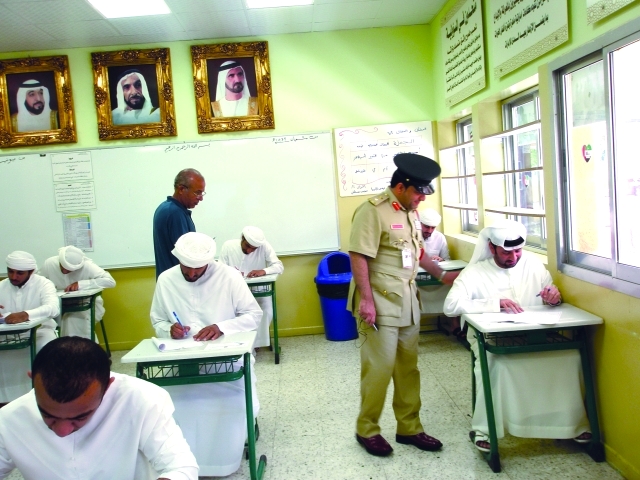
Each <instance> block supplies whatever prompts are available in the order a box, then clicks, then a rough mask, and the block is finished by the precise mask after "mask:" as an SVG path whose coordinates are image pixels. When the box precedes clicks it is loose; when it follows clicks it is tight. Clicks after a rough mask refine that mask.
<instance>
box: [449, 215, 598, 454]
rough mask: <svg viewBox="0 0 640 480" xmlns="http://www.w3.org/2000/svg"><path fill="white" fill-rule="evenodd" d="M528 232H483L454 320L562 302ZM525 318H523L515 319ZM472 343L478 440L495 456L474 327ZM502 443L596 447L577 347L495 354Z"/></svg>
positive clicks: (458, 285)
mask: <svg viewBox="0 0 640 480" xmlns="http://www.w3.org/2000/svg"><path fill="white" fill-rule="evenodd" d="M526 237H527V230H526V228H525V226H524V225H522V224H521V223H519V222H515V221H513V220H501V221H500V222H498V223H496V224H495V225H494V226H492V227H487V228H484V229H483V230H482V231H481V232H480V236H479V238H478V243H477V244H476V248H475V250H474V252H473V257H472V258H471V261H470V262H469V266H467V268H465V269H464V270H463V271H462V273H461V274H460V276H459V277H458V278H457V280H456V281H455V282H454V284H453V287H451V291H450V292H449V295H447V298H446V300H445V304H444V313H445V314H446V315H450V316H451V315H461V314H463V313H487V312H500V311H501V310H503V311H506V312H507V313H513V314H517V313H520V312H522V311H523V307H528V306H534V305H543V304H547V305H560V303H561V301H562V299H561V296H560V292H559V291H558V289H557V288H556V287H555V286H554V285H553V280H552V278H551V275H550V274H549V272H548V271H547V270H546V268H545V267H544V265H543V264H542V262H540V261H539V260H538V259H537V258H536V257H535V256H533V255H532V254H529V253H528V252H523V251H522V247H524V245H525V241H526ZM514 319H515V320H517V315H514ZM467 339H468V341H469V343H470V345H471V350H472V351H473V353H474V354H475V359H476V361H475V366H474V373H475V376H476V385H479V386H480V387H479V388H477V396H476V404H475V409H474V413H473V419H472V422H471V427H472V428H473V430H472V431H471V432H470V437H471V438H472V441H473V443H474V444H475V446H476V448H478V450H480V451H483V452H488V451H489V448H490V445H489V436H488V432H489V428H488V426H487V410H486V406H485V399H484V392H483V389H482V388H481V386H482V373H481V371H480V362H479V361H478V345H477V340H476V337H475V334H474V333H473V329H471V328H470V329H469V333H468V334H467ZM487 357H488V362H489V372H490V375H491V388H492V391H493V402H494V410H495V421H496V429H497V434H498V438H501V437H503V436H504V433H505V431H508V432H509V433H511V434H512V435H515V436H517V437H525V438H575V439H576V441H579V442H588V441H589V439H590V438H591V434H590V433H589V432H588V428H589V422H588V420H587V416H586V412H585V409H584V405H583V399H582V393H581V385H580V384H581V381H580V378H581V375H582V373H581V365H580V354H579V352H577V351H576V350H562V351H551V352H535V353H518V354H517V355H492V354H491V353H487Z"/></svg>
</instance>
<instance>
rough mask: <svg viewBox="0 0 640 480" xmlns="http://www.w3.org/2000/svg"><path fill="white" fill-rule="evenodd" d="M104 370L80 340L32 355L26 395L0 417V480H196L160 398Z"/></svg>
mask: <svg viewBox="0 0 640 480" xmlns="http://www.w3.org/2000/svg"><path fill="white" fill-rule="evenodd" d="M110 366H111V361H110V360H109V358H108V357H107V354H106V353H105V352H104V351H103V350H102V349H101V348H100V347H99V346H98V345H96V344H95V343H93V342H91V341H90V340H88V339H86V338H80V337H63V338H58V339H56V340H54V341H52V342H51V343H49V344H47V346H45V347H44V348H43V349H42V350H41V351H40V353H38V355H37V356H36V358H35V360H34V362H33V370H32V371H31V372H30V376H31V378H33V390H31V391H30V392H29V393H27V394H26V395H23V396H22V397H20V398H19V399H17V400H16V401H14V402H11V404H10V405H8V406H7V407H5V408H3V409H2V410H0V478H5V477H6V476H7V475H9V474H10V473H11V470H13V469H14V468H17V469H18V470H19V471H20V473H22V475H23V477H24V478H25V479H26V480H40V479H45V478H46V479H48V480H66V479H71V478H83V479H92V480H113V479H135V480H152V479H157V478H159V477H160V478H161V479H165V478H166V479H172V480H173V479H175V480H177V479H181V480H197V478H198V465H197V464H196V460H195V458H194V457H193V454H192V453H191V451H190V450H189V445H188V444H187V442H186V441H185V439H184V437H183V436H182V432H181V431H180V428H179V427H178V426H177V425H176V423H175V421H174V420H173V417H172V416H171V414H172V413H173V410H174V409H173V404H172V403H171V399H170V398H169V395H167V392H165V391H164V390H162V388H160V387H158V386H156V385H154V384H152V383H150V382H146V381H144V380H140V379H137V378H135V377H132V376H129V375H122V374H118V373H113V372H110Z"/></svg>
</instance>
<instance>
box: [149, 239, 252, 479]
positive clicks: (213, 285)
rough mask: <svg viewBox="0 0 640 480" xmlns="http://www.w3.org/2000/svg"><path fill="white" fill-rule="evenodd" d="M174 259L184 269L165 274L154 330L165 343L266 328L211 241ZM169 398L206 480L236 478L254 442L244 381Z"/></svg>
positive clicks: (181, 388) (192, 245)
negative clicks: (249, 436) (246, 450)
mask: <svg viewBox="0 0 640 480" xmlns="http://www.w3.org/2000/svg"><path fill="white" fill-rule="evenodd" d="M171 253H172V254H173V255H174V256H175V257H176V258H177V259H178V260H179V262H180V263H179V264H178V265H176V266H174V267H171V268H170V269H168V270H165V271H164V272H162V273H161V274H160V276H159V277H158V281H157V283H156V290H155V293H154V295H153V302H152V304H151V323H152V324H153V328H154V329H155V331H156V335H157V336H158V337H161V338H175V339H179V338H184V337H185V336H186V337H187V338H184V341H186V342H189V341H191V342H192V341H194V340H196V341H201V340H215V339H217V338H219V337H220V336H222V335H230V334H233V333H238V332H246V331H251V330H256V329H257V328H258V322H259V321H260V318H261V317H262V310H260V307H259V306H258V303H257V302H256V300H255V298H253V295H252V294H251V292H250V291H249V287H248V286H247V284H246V282H245V281H244V279H243V278H242V275H240V273H239V272H238V271H237V270H236V269H235V268H231V267H229V266H227V265H224V264H222V263H220V262H216V261H215V260H214V257H215V254H216V242H215V241H214V240H213V239H212V238H211V237H209V236H207V235H205V234H203V233H196V232H189V233H186V234H184V235H182V236H181V237H180V238H179V239H178V241H177V242H176V246H175V248H174V249H173V251H172V252H171ZM174 312H175V315H174ZM177 318H178V319H180V322H181V323H182V325H180V323H178V322H177ZM185 334H186V335H185ZM254 362H255V359H254V358H253V356H252V357H251V363H252V364H253V363H254ZM242 365H243V363H242V361H239V362H238V363H236V364H235V365H234V367H235V369H236V370H237V369H239V368H241V367H242ZM251 374H252V375H251V380H252V392H253V408H254V410H253V413H254V417H257V415H258V412H259V410H260V404H259V403H258V396H257V393H256V388H255V383H256V377H255V373H254V369H253V368H252V369H251ZM166 390H167V391H168V392H169V394H170V395H171V398H172V400H173V403H174V404H175V406H176V411H175V413H174V417H175V419H176V422H178V425H180V427H181V428H182V431H183V432H184V435H185V438H186V439H187V442H189V445H190V446H191V450H192V451H193V452H194V454H195V456H196V459H197V460H198V465H199V466H200V475H202V476H207V477H208V476H216V477H218V476H226V475H230V474H231V473H233V472H235V471H236V470H237V469H238V467H239V466H240V462H241V461H242V453H243V450H244V442H245V439H246V436H247V422H246V413H245V412H246V410H245V398H244V379H240V380H236V381H234V382H224V383H202V384H198V385H178V386H171V387H166ZM212 440H213V441H212Z"/></svg>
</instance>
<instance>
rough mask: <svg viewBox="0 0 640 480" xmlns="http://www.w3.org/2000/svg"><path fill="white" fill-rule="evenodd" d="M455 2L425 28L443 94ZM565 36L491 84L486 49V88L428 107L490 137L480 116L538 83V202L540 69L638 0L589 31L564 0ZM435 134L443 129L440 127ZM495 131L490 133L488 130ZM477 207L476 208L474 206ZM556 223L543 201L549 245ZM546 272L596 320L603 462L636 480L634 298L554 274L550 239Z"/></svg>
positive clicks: (464, 243) (459, 252)
mask: <svg viewBox="0 0 640 480" xmlns="http://www.w3.org/2000/svg"><path fill="white" fill-rule="evenodd" d="M455 2H456V0H452V1H450V2H448V3H447V5H446V6H445V8H444V9H443V10H442V11H441V12H440V13H439V15H438V16H437V17H436V18H435V19H434V21H433V22H432V24H431V25H432V29H431V31H430V38H431V41H430V44H431V45H432V46H433V48H434V50H433V56H434V60H433V64H434V71H433V82H434V84H435V85H436V90H437V91H443V85H444V81H443V79H444V73H443V69H442V66H441V62H442V60H441V58H442V57H441V53H440V52H441V43H440V41H439V38H440V32H439V27H438V26H439V25H440V18H442V16H443V14H444V13H445V12H446V11H447V10H448V9H449V8H450V7H451V6H452V5H453V4H454V3H455ZM568 8H569V24H570V25H569V36H570V41H569V42H568V43H566V44H564V45H563V46H561V47H559V48H557V49H556V50H553V51H552V52H550V53H547V54H546V55H544V56H543V57H541V58H539V59H537V60H535V61H534V62H532V63H530V64H528V65H525V66H523V67H522V68H520V69H519V70H517V71H516V72H514V73H512V74H510V75H507V76H506V77H503V78H502V79H500V80H496V79H494V78H493V77H492V76H490V75H491V72H493V67H494V62H492V58H491V52H490V48H488V47H487V54H486V57H487V64H486V71H487V72H489V73H488V77H487V88H485V89H484V90H482V91H481V92H479V93H477V94H475V95H473V96H472V97H470V98H468V99H466V100H464V101H462V102H460V103H459V104H457V105H454V106H453V107H452V108H447V107H446V106H445V103H444V96H436V98H435V99H434V100H435V105H434V108H435V110H436V119H437V120H438V122H441V123H439V125H440V126H441V127H442V125H445V126H448V125H447V124H448V122H449V121H452V120H454V119H456V118H460V117H463V116H465V115H468V114H470V113H472V112H473V120H474V131H475V133H476V134H477V135H480V136H481V134H480V132H482V131H483V130H486V131H491V130H492V129H493V128H494V127H493V126H489V125H486V124H485V123H486V122H492V121H493V120H494V119H495V117H494V116H493V115H487V116H484V115H482V114H480V112H486V111H487V109H489V110H490V109H491V108H493V107H494V105H493V104H494V103H495V102H499V101H500V100H501V99H505V98H508V97H509V96H511V95H513V94H515V93H517V92H519V91H522V90H524V89H525V88H526V87H528V86H531V85H532V84H535V83H536V79H535V77H536V76H537V77H538V79H539V86H540V101H541V105H542V146H543V155H544V159H545V162H544V165H545V167H544V175H545V197H546V198H547V199H554V198H556V195H555V192H554V179H553V169H554V168H555V167H556V164H555V158H554V152H553V150H552V143H551V142H552V135H554V129H553V128H554V127H553V125H552V124H550V121H549V118H551V116H550V114H549V112H548V111H547V110H546V109H548V105H549V101H548V99H549V98H550V95H551V93H552V92H551V85H549V83H548V71H547V69H546V64H547V63H548V62H549V61H551V60H552V59H555V58H557V57H558V56H561V55H562V54H564V53H567V52H569V51H571V50H573V49H574V48H576V47H577V46H580V45H583V44H584V43H586V42H588V41H590V40H592V39H594V38H596V37H598V36H600V35H602V34H603V33H605V32H607V31H609V30H611V29H614V28H616V27H618V26H620V25H622V24H624V23H626V22H628V21H629V20H631V19H634V18H637V17H638V16H640V2H635V3H634V4H632V5H629V6H627V7H626V8H624V9H622V10H621V11H619V12H617V13H615V14H613V15H611V16H610V17H607V18H605V19H603V20H601V21H600V22H597V23H596V24H595V25H590V26H588V25H587V23H586V2H585V0H569V1H568ZM483 12H484V20H485V26H486V25H489V24H490V22H489V13H488V2H483ZM489 34H490V32H488V31H487V29H486V28H485V33H484V35H485V41H487V44H488V43H489V42H488V40H487V39H488V38H489ZM441 130H442V128H441ZM492 133H495V130H494V131H493V132H492ZM439 138H440V139H441V141H443V142H445V143H446V145H445V146H449V145H451V144H452V142H453V143H455V141H452V139H451V135H449V134H448V132H440V135H439ZM480 207H482V206H480ZM557 222H558V219H557V218H556V217H555V214H554V209H553V208H552V206H551V203H550V202H548V207H547V229H548V238H550V239H554V238H555V237H556V235H557V233H558V229H557ZM448 240H449V243H450V247H451V251H452V255H453V256H454V258H462V259H465V260H469V259H470V257H471V255H472V253H473V246H474V243H475V240H474V239H473V237H469V236H468V235H459V234H455V235H451V236H448ZM547 257H548V258H547V260H548V268H549V270H550V271H551V274H552V275H553V278H554V281H555V283H556V284H557V285H558V286H559V288H560V290H561V292H562V295H563V298H564V300H565V301H567V302H569V303H571V304H573V305H576V306H578V307H580V308H582V309H584V310H587V311H589V312H592V313H594V314H596V315H599V316H601V317H602V318H603V319H604V325H602V326H600V327H597V328H593V329H592V331H591V335H592V345H591V354H592V361H593V364H594V367H595V368H594V373H595V377H596V384H597V396H598V404H599V415H600V423H601V427H602V432H603V436H604V442H605V449H606V458H607V461H608V462H609V463H610V464H611V465H613V466H614V467H615V468H617V469H618V470H619V471H620V472H621V473H622V474H623V475H624V476H625V478H628V479H640V455H638V452H640V438H639V437H638V432H640V380H639V379H640V362H638V358H640V321H639V318H638V313H637V312H638V311H640V299H639V298H634V297H630V296H628V295H624V294H621V293H617V292H614V291H611V290H609V289H607V288H604V287H600V286H598V285H593V284H591V283H587V282H584V281H581V280H578V279H576V278H573V277H569V276H566V275H563V274H561V273H560V272H558V270H557V267H556V265H557V252H556V249H555V242H553V241H551V242H550V244H549V245H548V250H547Z"/></svg>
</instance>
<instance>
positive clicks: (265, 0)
mask: <svg viewBox="0 0 640 480" xmlns="http://www.w3.org/2000/svg"><path fill="white" fill-rule="evenodd" d="M297 5H313V0H247V8H274V7H294V6H297Z"/></svg>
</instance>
